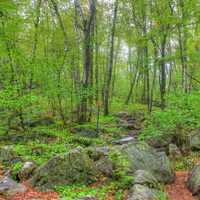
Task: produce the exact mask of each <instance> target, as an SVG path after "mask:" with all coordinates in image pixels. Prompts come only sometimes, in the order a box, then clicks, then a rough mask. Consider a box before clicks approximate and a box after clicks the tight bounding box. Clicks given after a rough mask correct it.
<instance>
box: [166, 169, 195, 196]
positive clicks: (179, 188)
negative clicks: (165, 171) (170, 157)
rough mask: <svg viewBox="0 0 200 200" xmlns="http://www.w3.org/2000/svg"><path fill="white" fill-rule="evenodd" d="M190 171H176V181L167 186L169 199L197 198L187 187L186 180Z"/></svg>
mask: <svg viewBox="0 0 200 200" xmlns="http://www.w3.org/2000/svg"><path fill="white" fill-rule="evenodd" d="M187 178H188V172H185V171H179V172H176V181H175V182H174V183H173V184H171V185H168V186H167V187H166V191H167V194H168V197H169V200H197V198H196V197H194V196H192V193H191V192H190V191H189V190H188V189H187V186H186V181H187Z"/></svg>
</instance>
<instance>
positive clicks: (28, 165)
mask: <svg viewBox="0 0 200 200" xmlns="http://www.w3.org/2000/svg"><path fill="white" fill-rule="evenodd" d="M36 168H37V165H36V164H35V163H34V162H32V161H28V162H25V163H24V165H23V167H22V169H21V170H20V171H19V172H18V174H17V176H18V178H19V179H20V181H25V180H27V179H29V178H30V177H31V176H32V175H33V172H34V171H35V169H36Z"/></svg>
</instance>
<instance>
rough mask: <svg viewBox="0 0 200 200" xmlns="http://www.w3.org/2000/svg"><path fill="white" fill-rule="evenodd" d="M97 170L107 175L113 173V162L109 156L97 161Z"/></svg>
mask: <svg viewBox="0 0 200 200" xmlns="http://www.w3.org/2000/svg"><path fill="white" fill-rule="evenodd" d="M95 166H96V168H97V170H98V171H99V172H100V173H102V174H103V175H104V176H106V177H112V175H113V163H112V161H111V160H110V159H109V158H108V157H104V158H101V159H99V160H97V161H96V162H95Z"/></svg>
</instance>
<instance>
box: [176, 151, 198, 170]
mask: <svg viewBox="0 0 200 200" xmlns="http://www.w3.org/2000/svg"><path fill="white" fill-rule="evenodd" d="M199 158H200V152H198V151H195V152H191V153H190V154H189V155H187V156H182V157H181V158H179V159H177V160H175V161H172V164H173V166H174V169H175V170H176V171H191V170H192V169H193V167H194V166H195V165H196V164H197V163H198V162H199Z"/></svg>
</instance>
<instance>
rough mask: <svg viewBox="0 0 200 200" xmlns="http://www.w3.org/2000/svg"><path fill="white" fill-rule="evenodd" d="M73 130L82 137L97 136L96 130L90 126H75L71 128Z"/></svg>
mask: <svg viewBox="0 0 200 200" xmlns="http://www.w3.org/2000/svg"><path fill="white" fill-rule="evenodd" d="M73 132H74V133H76V134H78V135H80V136H82V137H88V138H96V137H99V133H98V132H97V131H96V129H94V128H90V127H75V128H74V129H73Z"/></svg>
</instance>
